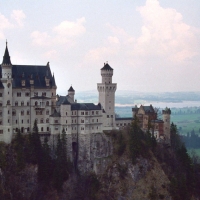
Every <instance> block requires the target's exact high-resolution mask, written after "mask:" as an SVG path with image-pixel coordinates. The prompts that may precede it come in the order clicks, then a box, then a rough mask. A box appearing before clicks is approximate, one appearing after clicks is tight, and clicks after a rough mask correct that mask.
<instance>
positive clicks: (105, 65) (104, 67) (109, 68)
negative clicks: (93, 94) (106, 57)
mask: <svg viewBox="0 0 200 200" xmlns="http://www.w3.org/2000/svg"><path fill="white" fill-rule="evenodd" d="M101 70H113V68H112V67H110V65H109V64H108V63H106V64H105V63H104V66H103V68H101Z"/></svg>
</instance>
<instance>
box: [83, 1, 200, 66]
mask: <svg viewBox="0 0 200 200" xmlns="http://www.w3.org/2000/svg"><path fill="white" fill-rule="evenodd" d="M137 11H138V12H139V13H140V16H141V18H142V22H143V24H142V26H141V32H140V35H139V36H138V37H136V36H134V35H131V34H130V33H128V32H127V31H126V30H124V29H123V28H121V27H116V26H113V25H111V24H109V23H107V24H106V28H107V29H109V30H110V31H111V33H112V35H110V36H108V37H107V38H106V40H105V42H104V43H103V45H101V46H100V47H97V48H94V49H90V50H89V51H88V52H87V53H86V56H85V59H86V60H89V61H92V60H93V61H94V62H95V59H99V60H102V58H103V57H104V59H108V58H109V59H110V58H111V57H112V56H113V55H115V54H117V53H119V54H120V55H121V56H123V57H124V58H125V60H126V63H127V64H128V65H135V64H137V65H141V64H142V63H144V62H147V60H149V59H150V60H159V59H160V60H165V61H169V62H172V63H183V62H185V61H188V60H190V59H192V58H193V57H195V56H196V55H198V54H200V52H199V47H198V44H199V43H200V40H199V38H198V35H199V33H200V30H198V29H196V28H194V27H191V26H190V25H188V24H186V23H185V22H184V21H183V16H182V15H181V13H179V12H177V11H176V10H175V9H173V8H163V7H161V6H160V4H159V1H158V0H147V1H146V4H145V5H144V6H141V7H138V8H137ZM117 59H118V58H117Z"/></svg>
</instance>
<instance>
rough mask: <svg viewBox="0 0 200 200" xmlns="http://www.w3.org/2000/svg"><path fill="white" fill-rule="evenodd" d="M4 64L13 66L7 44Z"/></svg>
mask: <svg viewBox="0 0 200 200" xmlns="http://www.w3.org/2000/svg"><path fill="white" fill-rule="evenodd" d="M2 64H5V65H11V61H10V55H9V52H8V47H7V42H6V49H5V53H4V56H3V61H2Z"/></svg>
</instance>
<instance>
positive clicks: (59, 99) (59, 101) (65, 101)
mask: <svg viewBox="0 0 200 200" xmlns="http://www.w3.org/2000/svg"><path fill="white" fill-rule="evenodd" d="M61 104H62V105H68V104H70V101H69V100H68V98H67V96H57V101H56V105H57V106H60V105H61Z"/></svg>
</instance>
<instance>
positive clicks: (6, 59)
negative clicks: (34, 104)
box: [1, 42, 12, 143]
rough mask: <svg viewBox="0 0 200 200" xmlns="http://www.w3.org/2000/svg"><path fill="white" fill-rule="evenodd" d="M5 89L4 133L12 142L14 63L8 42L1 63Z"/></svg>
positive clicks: (5, 139)
mask: <svg viewBox="0 0 200 200" xmlns="http://www.w3.org/2000/svg"><path fill="white" fill-rule="evenodd" d="M1 68H2V78H1V82H2V84H3V87H4V91H3V108H2V112H3V119H2V121H3V123H2V124H3V135H4V141H5V142H6V143H10V142H11V139H12V63H11V60H10V55H9V51H8V47H7V42H6V49H5V53H4V56H3V61H2V64H1Z"/></svg>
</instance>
